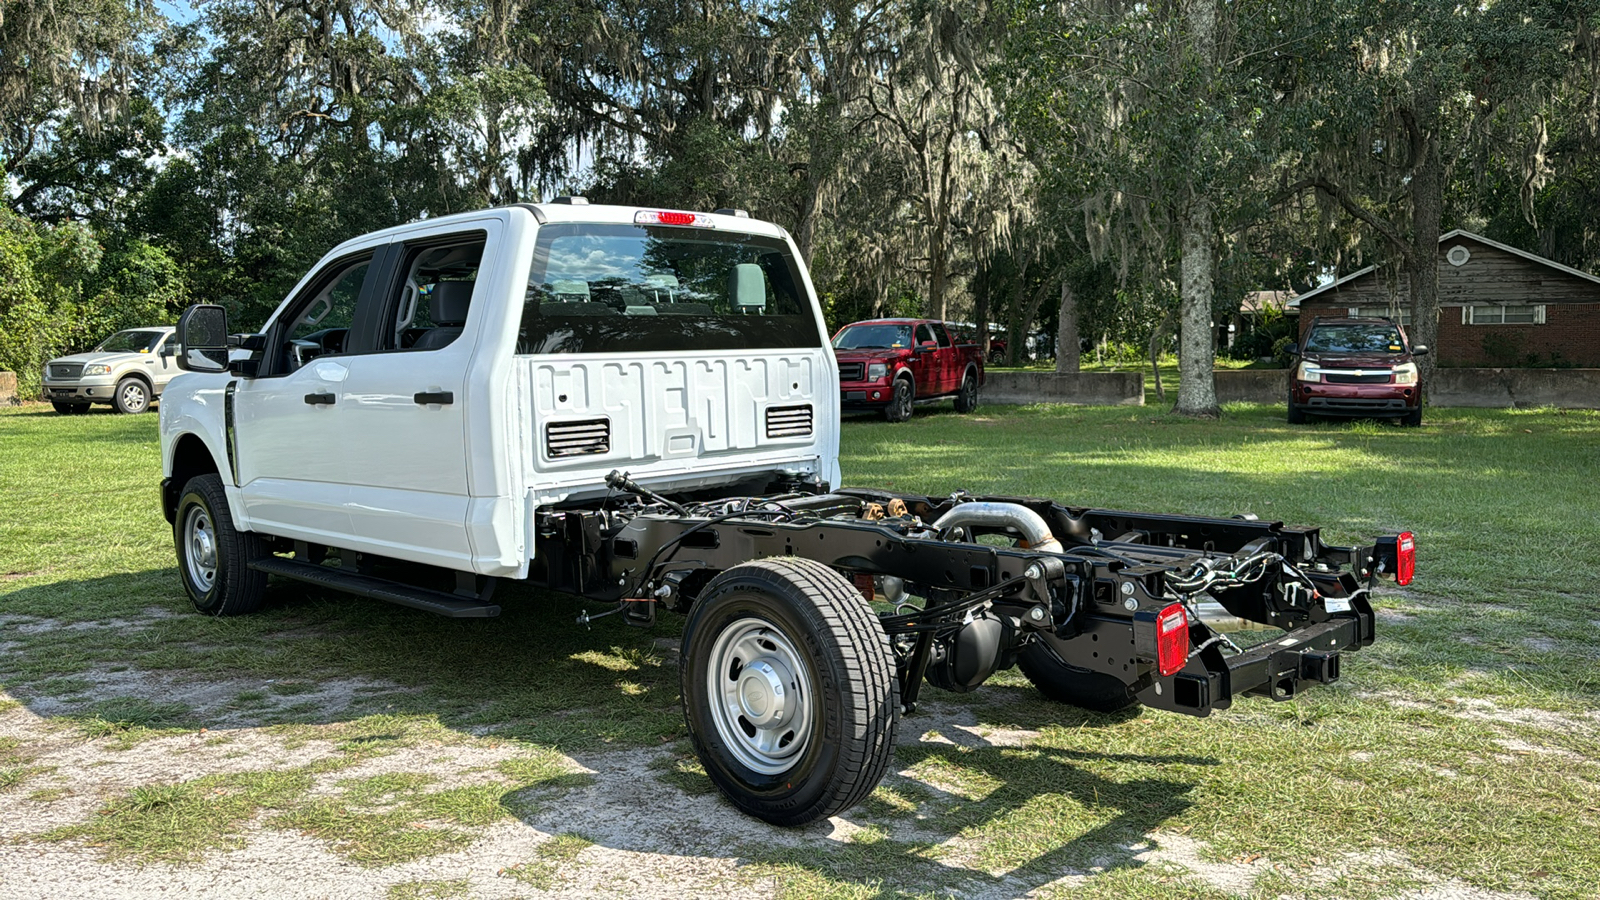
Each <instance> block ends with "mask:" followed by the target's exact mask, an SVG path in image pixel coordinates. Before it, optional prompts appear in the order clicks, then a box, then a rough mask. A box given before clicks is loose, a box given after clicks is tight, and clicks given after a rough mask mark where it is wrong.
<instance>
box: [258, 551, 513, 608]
mask: <svg viewBox="0 0 1600 900" xmlns="http://www.w3.org/2000/svg"><path fill="white" fill-rule="evenodd" d="M250 568H252V569H255V570H256V571H258V572H266V573H267V574H269V575H282V576H283V577H285V578H293V579H295V580H296V581H305V582H309V583H310V584H320V585H322V586H323V587H330V588H334V589H336V590H341V591H346V592H348V593H351V594H359V595H360V596H362V597H371V598H372V599H374V600H383V601H385V602H387V603H394V604H397V605H399V606H409V607H410V608H412V609H420V610H423V611H425V612H431V613H437V614H438V615H441V616H449V617H450V618H452V619H474V618H476V619H487V618H492V617H494V616H498V615H500V607H499V605H497V604H494V603H485V602H483V601H482V600H474V599H468V598H465V597H457V596H455V595H453V594H446V593H443V592H442V591H431V590H428V589H427V588H419V587H412V586H411V585H409V584H401V583H400V582H398V581H388V580H386V579H383V578H373V577H372V576H370V575H357V574H354V573H352V572H343V571H340V570H339V569H335V568H332V567H330V566H315V565H312V564H311V563H305V562H299V561H297V560H293V559H284V558H283V557H281V556H268V557H266V558H264V559H258V560H256V561H255V562H252V563H251V564H250Z"/></svg>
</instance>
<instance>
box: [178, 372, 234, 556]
mask: <svg viewBox="0 0 1600 900" xmlns="http://www.w3.org/2000/svg"><path fill="white" fill-rule="evenodd" d="M232 383H233V378H232V376H229V375H223V374H209V373H198V372H186V373H184V374H182V375H179V376H177V377H175V378H173V379H172V380H171V381H170V382H168V383H167V389H166V391H165V393H164V394H163V395H162V399H161V405H160V407H159V409H160V416H161V475H162V483H163V484H167V483H168V482H173V484H171V487H170V489H171V490H172V491H174V492H176V491H181V490H182V489H183V485H182V484H177V483H176V481H178V480H180V478H182V480H186V478H183V477H182V476H183V473H182V472H179V471H177V470H178V469H179V468H180V467H181V461H180V459H179V451H180V449H181V448H187V447H191V446H192V444H191V443H189V442H190V441H194V440H197V441H199V442H200V444H202V445H203V446H204V447H205V453H206V455H207V456H209V457H210V461H211V467H212V468H214V469H215V470H216V471H217V472H218V473H219V474H220V475H221V476H222V484H223V487H224V488H225V491H226V493H227V495H228V511H229V512H230V513H232V514H233V521H234V524H235V525H236V526H237V527H238V528H240V529H241V530H248V529H249V521H248V517H247V516H245V514H244V504H243V503H242V502H241V501H240V496H239V489H238V486H237V485H236V484H235V479H234V465H233V459H232V457H231V455H230V452H229V441H228V408H227V407H228V388H229V386H230V385H231V384H232ZM184 452H185V453H188V452H190V451H188V450H184ZM175 475H176V476H179V477H175Z"/></svg>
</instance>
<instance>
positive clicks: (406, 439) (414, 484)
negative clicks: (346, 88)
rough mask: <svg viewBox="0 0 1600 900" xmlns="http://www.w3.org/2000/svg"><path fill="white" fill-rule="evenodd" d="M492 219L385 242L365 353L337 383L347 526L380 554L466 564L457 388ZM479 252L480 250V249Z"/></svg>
mask: <svg viewBox="0 0 1600 900" xmlns="http://www.w3.org/2000/svg"><path fill="white" fill-rule="evenodd" d="M502 231H503V227H502V223H501V221H500V220H499V219H498V218H489V219H485V220H483V221H482V222H479V223H472V224H471V225H468V226H464V227H463V228H461V229H460V230H456V231H451V232H449V233H444V234H430V235H427V236H425V237H419V238H416V239H414V240H407V241H405V242H404V243H398V244H393V245H391V246H390V248H389V253H388V254H387V257H386V258H387V261H388V264H387V266H386V268H385V270H384V271H383V272H382V273H381V274H380V276H379V281H378V284H377V286H376V288H375V291H374V309H375V312H374V318H375V320H376V325H375V344H374V348H373V352H371V353H367V354H363V355H361V356H360V357H359V358H357V359H353V360H351V362H350V368H349V374H348V375H347V376H346V378H345V380H344V382H343V383H342V385H341V387H340V396H339V402H340V405H341V421H340V430H341V439H342V441H343V443H344V446H345V448H346V452H347V453H348V454H349V455H350V457H351V459H352V460H354V461H357V464H354V465H351V466H350V467H349V468H348V470H347V471H346V472H345V474H344V480H345V484H346V485H347V487H348V495H349V504H348V506H347V509H348V515H349V518H350V528H351V533H352V534H353V535H354V537H355V538H356V540H357V541H358V542H359V545H360V546H361V547H363V548H365V549H367V550H369V551H371V552H374V553H378V554H381V555H385V556H395V557H402V558H405V559H410V560H414V561H416V562H423V563H428V564H430V565H438V566H445V567H448V568H453V569H459V570H462V571H469V570H471V569H473V568H474V564H473V548H472V546H471V542H470V540H469V538H468V534H467V531H468V521H467V520H468V516H469V505H470V503H471V494H472V491H471V489H470V487H469V484H468V439H467V433H468V429H467V415H468V413H467V410H468V409H469V405H470V404H472V403H474V402H476V403H477V405H478V415H488V414H489V413H490V409H489V406H488V402H487V399H486V398H478V399H477V400H476V401H475V399H474V398H473V397H472V396H471V395H470V394H469V392H468V389H467V367H468V364H469V362H470V361H471V359H472V354H473V351H474V348H475V345H476V337H477V330H478V329H479V328H480V327H481V323H482V319H483V315H482V314H481V311H482V309H481V308H482V307H484V306H486V305H487V301H486V300H485V299H484V295H485V291H483V290H480V285H479V282H478V273H479V269H480V266H481V265H482V263H483V260H484V259H485V258H495V257H493V256H492V254H493V253H494V252H495V251H496V249H497V247H495V246H494V244H495V243H496V242H497V241H498V240H499V238H500V235H501V233H502ZM486 252H487V253H488V254H491V255H490V256H487V257H486V255H485V254H486Z"/></svg>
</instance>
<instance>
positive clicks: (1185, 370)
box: [1178, 198, 1217, 418]
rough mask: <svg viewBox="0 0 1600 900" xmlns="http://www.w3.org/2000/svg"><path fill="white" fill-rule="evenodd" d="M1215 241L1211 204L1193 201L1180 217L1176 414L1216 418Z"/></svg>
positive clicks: (1201, 199) (1204, 201) (1204, 200)
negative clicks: (1212, 274)
mask: <svg viewBox="0 0 1600 900" xmlns="http://www.w3.org/2000/svg"><path fill="white" fill-rule="evenodd" d="M1215 240H1216V238H1215V237H1214V235H1213V234H1212V231H1211V203H1210V201H1208V200H1206V199H1204V198H1197V199H1196V200H1194V201H1193V202H1192V203H1191V205H1190V207H1189V209H1188V210H1187V212H1186V213H1185V214H1184V217H1183V260H1182V264H1181V269H1182V279H1183V288H1182V291H1181V293H1182V298H1183V299H1182V306H1183V316H1182V320H1181V321H1182V326H1181V328H1180V329H1179V332H1178V412H1180V413H1182V414H1184V415H1186V416H1204V417H1208V418H1209V417H1215V416H1216V415H1217V380H1216V375H1215V374H1214V373H1213V372H1212V368H1213V366H1214V365H1215V362H1216V360H1215V354H1214V351H1213V349H1212V346H1211V344H1212V340H1211V261H1212V255H1213V254H1214V252H1215Z"/></svg>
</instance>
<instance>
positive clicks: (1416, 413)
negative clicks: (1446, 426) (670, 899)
mask: <svg viewBox="0 0 1600 900" xmlns="http://www.w3.org/2000/svg"><path fill="white" fill-rule="evenodd" d="M1400 424H1401V425H1403V426H1405V427H1406V428H1416V427H1418V426H1419V425H1421V424H1422V407H1420V406H1419V407H1417V408H1416V409H1415V410H1413V411H1411V412H1408V413H1406V414H1405V415H1404V416H1403V417H1401V419H1400Z"/></svg>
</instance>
